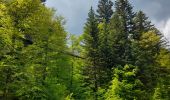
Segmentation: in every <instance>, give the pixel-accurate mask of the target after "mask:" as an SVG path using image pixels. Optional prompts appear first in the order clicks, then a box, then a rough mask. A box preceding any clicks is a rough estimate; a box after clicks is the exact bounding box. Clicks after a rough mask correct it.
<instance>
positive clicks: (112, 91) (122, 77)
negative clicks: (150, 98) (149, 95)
mask: <svg viewBox="0 0 170 100" xmlns="http://www.w3.org/2000/svg"><path fill="white" fill-rule="evenodd" d="M114 71H115V72H114V78H113V81H112V85H111V86H110V88H109V89H108V91H107V92H106V94H105V97H106V100H112V99H113V100H125V99H126V100H145V97H144V96H141V95H144V94H145V91H144V90H143V83H142V82H141V81H140V79H138V78H137V74H138V67H136V66H133V65H125V66H124V67H123V68H122V67H121V66H119V67H118V68H116V69H115V70H114Z"/></svg>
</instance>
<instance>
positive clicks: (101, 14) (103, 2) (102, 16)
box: [97, 0, 113, 23]
mask: <svg viewBox="0 0 170 100" xmlns="http://www.w3.org/2000/svg"><path fill="white" fill-rule="evenodd" d="M112 6H113V2H112V1H111V0H100V1H99V4H98V9H97V13H98V20H99V22H104V21H105V22H106V23H108V22H109V21H110V18H111V16H112V14H113V10H112Z"/></svg>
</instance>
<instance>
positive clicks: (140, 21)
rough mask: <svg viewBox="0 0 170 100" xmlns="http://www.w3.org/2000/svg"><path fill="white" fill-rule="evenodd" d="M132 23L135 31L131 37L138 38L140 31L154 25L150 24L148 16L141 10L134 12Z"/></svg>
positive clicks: (151, 27)
mask: <svg viewBox="0 0 170 100" xmlns="http://www.w3.org/2000/svg"><path fill="white" fill-rule="evenodd" d="M134 24H135V33H134V35H133V39H138V40H139V38H140V37H141V35H142V33H144V32H147V31H149V30H152V29H154V25H152V24H151V21H149V20H148V17H147V16H146V15H145V14H144V13H143V12H142V11H139V12H137V13H136V14H135V17H134Z"/></svg>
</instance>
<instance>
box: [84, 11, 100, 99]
mask: <svg viewBox="0 0 170 100" xmlns="http://www.w3.org/2000/svg"><path fill="white" fill-rule="evenodd" d="M84 45H85V50H86V53H85V57H86V65H85V66H86V67H85V69H84V74H85V76H87V78H85V82H86V83H87V84H88V85H89V86H90V88H91V89H92V90H93V94H94V99H95V100H97V91H98V75H99V74H98V70H99V68H98V65H97V64H98V50H97V49H98V22H97V19H96V16H95V12H94V10H93V8H91V9H90V12H89V14H88V19H87V22H86V24H85V27H84Z"/></svg>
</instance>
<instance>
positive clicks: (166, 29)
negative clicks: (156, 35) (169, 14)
mask: <svg viewBox="0 0 170 100" xmlns="http://www.w3.org/2000/svg"><path fill="white" fill-rule="evenodd" d="M156 26H157V28H158V29H159V30H160V31H161V32H162V33H163V34H164V36H165V37H166V38H167V39H168V41H170V18H169V19H168V20H163V21H160V22H157V23H156Z"/></svg>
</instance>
